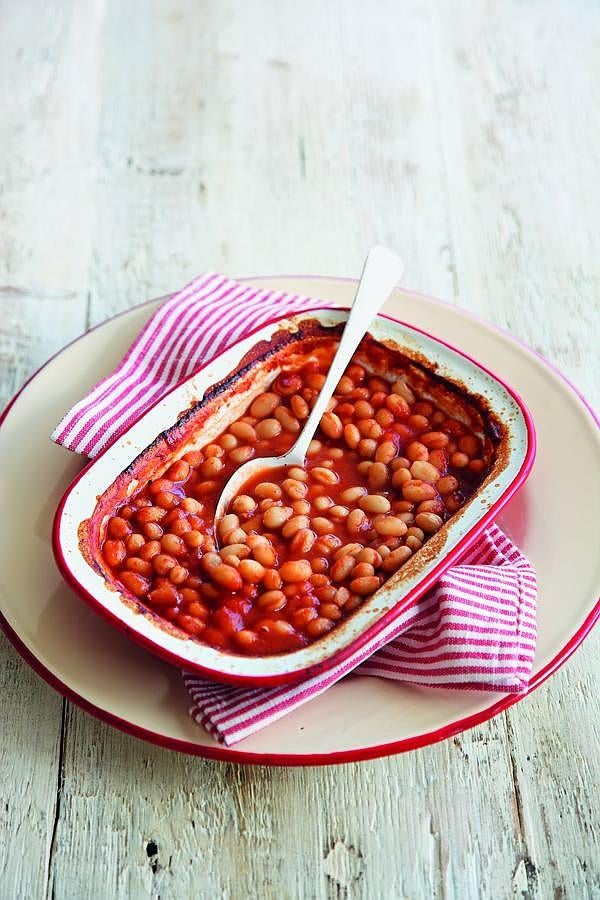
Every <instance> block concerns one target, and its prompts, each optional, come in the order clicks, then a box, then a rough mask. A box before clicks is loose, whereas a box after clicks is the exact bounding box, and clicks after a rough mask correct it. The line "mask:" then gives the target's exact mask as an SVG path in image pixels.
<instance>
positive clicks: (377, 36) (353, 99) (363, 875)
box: [0, 0, 600, 900]
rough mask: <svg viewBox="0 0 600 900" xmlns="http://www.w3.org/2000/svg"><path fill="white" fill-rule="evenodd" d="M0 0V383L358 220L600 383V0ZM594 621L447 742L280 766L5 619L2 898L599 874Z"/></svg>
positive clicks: (583, 380)
mask: <svg viewBox="0 0 600 900" xmlns="http://www.w3.org/2000/svg"><path fill="white" fill-rule="evenodd" d="M1 16H2V18H1V21H0V72H1V74H2V83H3V84H4V85H5V86H6V90H3V92H2V95H1V97H2V99H1V101H0V102H1V104H2V106H1V110H2V115H1V116H0V139H1V141H0V147H1V151H0V152H1V153H2V166H1V167H0V223H1V226H0V310H1V313H2V315H1V316H0V399H1V400H4V399H7V398H8V396H9V395H10V394H11V393H13V391H14V390H15V389H16V388H17V387H18V386H19V384H20V383H22V381H23V380H24V379H25V378H26V377H27V375H28V374H29V373H30V372H31V371H33V370H34V369H35V368H36V367H37V366H38V365H39V364H40V363H41V362H42V361H43V360H44V359H45V358H46V357H47V356H48V355H49V354H50V353H52V352H53V351H54V350H56V349H57V348H58V347H60V346H61V345H62V344H63V343H65V342H66V341H67V340H69V339H70V338H71V337H73V336H75V335H76V334H78V333H80V332H81V331H82V330H84V329H85V327H86V326H89V325H90V324H93V323H95V322H98V321H101V320H102V319H104V318H105V317H106V316H107V315H110V314H111V313H114V312H116V311H119V310H120V309H124V308H127V307H128V306H131V305H133V304H135V303H137V302H140V301H141V300H144V299H147V298H148V297H149V296H156V295H160V294H162V293H164V292H166V291H169V290H171V289H174V288H176V287H178V286H179V285H181V284H182V283H183V282H185V281H186V280H187V279H189V278H190V277H192V276H193V275H195V274H197V273H198V272H200V271H202V270H203V269H205V268H208V267H210V268H215V269H221V270H223V271H225V272H227V273H228V274H232V275H249V274H255V273H263V272H264V273H271V272H273V273H275V272H324V273H332V274H344V275H346V274H356V272H357V269H358V265H359V261H360V259H361V257H362V256H363V254H364V251H365V249H366V248H367V247H368V246H369V245H370V244H371V243H373V242H375V241H381V242H384V243H388V244H390V245H391V246H393V247H397V248H399V249H400V250H401V251H402V253H403V256H404V258H405V259H406V261H407V275H406V283H407V284H408V285H410V287H412V288H415V289H418V290H423V291H425V292H428V293H431V294H434V295H439V296H442V297H445V298H447V299H450V300H452V301H453V302H455V303H457V304H459V305H461V306H462V307H464V308H466V309H469V310H472V311H473V312H476V313H479V314H481V315H483V316H485V317H486V318H487V319H488V320H490V321H493V322H495V323H496V324H498V325H500V326H502V327H504V328H507V329H508V330H510V331H511V332H512V333H513V334H515V335H517V336H518V337H520V338H522V339H523V340H524V341H525V342H526V343H529V344H530V345H531V346H533V347H535V348H536V349H538V350H539V351H540V352H542V353H543V354H544V355H545V356H547V357H548V358H549V359H551V360H552V361H554V362H555V363H556V364H557V365H559V366H560V367H561V368H562V369H563V370H564V371H565V372H566V373H567V375H569V376H570V377H571V378H572V379H573V380H574V382H575V383H576V384H577V385H578V386H579V387H580V388H581V389H582V390H583V391H584V392H585V393H586V394H587V395H588V397H589V399H590V400H591V401H592V402H597V401H598V399H599V383H600V379H599V377H598V375H599V362H598V345H599V337H600V334H599V317H598V300H597V296H598V289H599V286H600V257H599V256H598V253H597V246H596V245H597V234H598V232H599V230H600V156H599V154H598V150H597V147H598V142H599V140H600V56H599V54H598V46H599V42H600V9H599V7H598V6H597V4H594V3H592V2H589V0H588V2H585V0H577V2H574V3H570V4H566V3H564V2H559V0H549V2H545V3H542V2H541V0H532V2H530V3H527V4H523V3H520V2H518V0H509V2H506V3H502V4H498V3H491V2H487V0H475V2H471V3H467V2H466V0H461V2H458V3H450V2H446V0H442V2H440V3H433V2H427V0H407V2H405V3H403V4H398V3H395V2H393V0H380V2H378V3H377V4H372V5H371V6H368V5H366V4H362V3H358V2H355V0H352V2H346V3H344V2H342V0H332V2H331V3H328V4H322V3H318V2H316V0H307V2H305V3H304V4H302V6H301V7H300V6H298V4H297V3H295V2H293V0H282V2H279V3H276V4H275V3H270V2H268V0H257V2H255V3H252V4H244V3H241V2H233V0H220V2H217V0H205V2H203V3H201V4H199V3H192V2H186V0H180V2H176V0H154V2H149V3H142V2H140V0H135V2H134V0H132V2H130V3H127V4H123V3H117V2H116V0H80V2H77V3H75V2H70V3H69V2H66V0H65V2H62V3H60V4H56V5H53V6H49V5H48V4H44V3H42V2H37V3H36V2H33V0H27V2H25V0H24V2H22V3H21V4H19V6H18V7H16V6H13V5H10V7H9V4H7V3H5V4H4V5H3V8H2V12H1ZM565 452H567V447H566V448H565ZM565 602H568V598H565ZM598 647H599V643H598V639H597V638H591V639H590V640H588V641H587V642H586V645H585V647H584V648H583V649H582V650H581V651H580V652H578V653H577V655H576V656H575V657H574V658H573V659H572V660H571V661H570V662H569V663H568V664H567V665H566V666H565V667H564V669H563V670H562V671H561V672H560V673H558V674H557V676H556V677H554V678H553V679H552V680H551V681H550V682H549V683H547V685H545V686H544V687H542V688H541V689H540V690H539V691H537V692H536V693H535V694H534V695H533V696H532V697H531V698H529V699H528V700H527V701H526V702H524V703H522V704H519V705H518V706H516V707H514V708H512V709H511V710H510V711H509V712H508V713H506V714H504V715H503V716H500V717H498V718H496V719H494V720H493V721H491V722H489V723H487V724H485V725H483V726H481V727H479V728H476V729H473V730H472V731H470V732H467V733H465V734H463V735H461V736H460V737H458V738H456V739H455V740H453V741H448V742H445V743H443V744H439V745H437V746H434V747H430V748H426V749H424V750H422V751H420V752H417V753H413V754H409V755H404V756H402V757H397V758H393V759H389V760H379V761H376V762H372V763H363V764H356V765H349V766H344V767H332V768H328V769H305V770H284V769H250V768H242V767H235V766H231V765H224V764H219V763H211V762H204V761H201V760H198V759H188V758H186V757H183V756H178V755H176V754H173V753H170V752H168V751H163V750H160V749H158V748H154V747H151V746H148V745H145V744H143V743H141V742H139V741H136V740H134V739H131V738H129V737H126V736H124V735H122V734H120V733H118V732H116V731H113V730H111V729H109V728H107V727H105V726H104V725H102V724H100V723H98V722H96V721H95V720H93V719H92V718H90V717H89V716H87V715H86V714H84V713H82V712H81V711H79V710H78V709H76V708H73V707H71V706H70V705H69V704H66V703H65V704H63V702H62V701H61V699H60V698H59V697H58V696H57V695H56V694H54V693H53V692H52V691H51V690H50V689H49V688H47V687H46V686H45V685H43V684H42V683H41V682H40V681H39V680H38V679H37V678H36V677H35V676H34V675H33V674H32V673H31V672H30V670H29V669H28V668H27V666H26V665H25V664H24V663H22V662H21V661H20V660H19V659H18V658H17V657H16V655H15V653H14V651H13V650H12V649H11V648H10V646H9V645H8V642H7V641H6V640H4V639H2V640H0V654H1V661H2V670H1V671H2V675H1V676H0V678H1V681H2V690H1V691H0V714H1V716H2V722H3V723H4V729H3V737H4V739H3V741H2V742H0V766H1V771H2V774H3V778H2V788H1V793H0V801H1V802H0V860H1V863H2V869H3V873H4V875H3V882H2V891H1V893H2V896H3V897H7V898H9V900H12V898H20V897H23V898H36V897H40V898H42V897H53V898H57V900H62V898H74V900H79V898H81V897H93V898H95V897H98V898H105V897H110V898H113V897H114V898H137V897H163V898H165V897H177V898H180V897H211V898H212V897H223V898H254V897H256V898H277V900H280V898H291V900H296V898H305V897H306V898H313V897H314V898H369V900H371V898H394V900H396V898H411V900H412V898H420V897H439V898H442V897H443V898H457V900H464V898H482V897H483V898H487V897H490V898H494V900H496V898H504V897H506V898H510V897H517V898H524V900H533V898H546V897H555V898H569V897H572V898H583V897H588V896H589V897H592V896H600V873H599V869H598V858H599V853H598V850H599V843H600V841H599V834H598V820H597V815H596V809H595V808H594V802H595V796H596V795H597V791H598V782H599V765H598V753H597V747H598V738H599V728H598V720H599V715H598V711H599V710H598V698H597V692H595V691H594V689H593V686H594V675H597V663H596V659H597V657H598ZM596 805H597V802H596Z"/></svg>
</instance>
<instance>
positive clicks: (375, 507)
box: [358, 494, 391, 513]
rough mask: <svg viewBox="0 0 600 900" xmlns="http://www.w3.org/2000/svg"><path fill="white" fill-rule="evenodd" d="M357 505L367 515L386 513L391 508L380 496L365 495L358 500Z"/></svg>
mask: <svg viewBox="0 0 600 900" xmlns="http://www.w3.org/2000/svg"><path fill="white" fill-rule="evenodd" d="M358 505H359V507H360V508H361V509H362V510H364V511H365V512H367V513H386V512H389V511H390V508H391V505H390V501H389V500H388V499H387V497H383V496H382V495H381V494H366V495H365V496H364V497H361V498H360V499H359V501H358Z"/></svg>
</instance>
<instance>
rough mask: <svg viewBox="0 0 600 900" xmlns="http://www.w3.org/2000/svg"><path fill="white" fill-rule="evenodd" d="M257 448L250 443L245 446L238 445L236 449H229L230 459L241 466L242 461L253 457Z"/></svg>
mask: <svg viewBox="0 0 600 900" xmlns="http://www.w3.org/2000/svg"><path fill="white" fill-rule="evenodd" d="M255 453H256V450H255V449H254V447H251V446H250V445H248V444H247V445H246V446H244V447H236V448H235V450H230V451H229V459H230V460H231V462H232V463H235V464H236V465H238V466H240V465H241V464H242V463H245V462H248V460H249V459H252V457H253V456H254V454H255Z"/></svg>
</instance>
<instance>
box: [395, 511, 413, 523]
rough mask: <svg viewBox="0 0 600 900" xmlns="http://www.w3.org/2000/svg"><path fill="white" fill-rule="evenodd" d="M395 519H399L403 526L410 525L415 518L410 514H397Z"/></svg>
mask: <svg viewBox="0 0 600 900" xmlns="http://www.w3.org/2000/svg"><path fill="white" fill-rule="evenodd" d="M397 518H398V519H401V520H402V521H403V522H404V524H405V525H412V524H413V523H414V521H415V517H414V515H413V513H412V512H401V513H398V515H397Z"/></svg>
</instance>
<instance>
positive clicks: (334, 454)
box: [329, 447, 344, 459]
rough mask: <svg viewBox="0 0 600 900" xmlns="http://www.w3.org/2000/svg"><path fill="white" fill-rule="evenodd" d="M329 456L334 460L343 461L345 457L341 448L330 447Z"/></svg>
mask: <svg viewBox="0 0 600 900" xmlns="http://www.w3.org/2000/svg"><path fill="white" fill-rule="evenodd" d="M329 455H330V457H331V458H332V459H342V457H343V456H344V451H343V450H342V448H341V447H330V448H329Z"/></svg>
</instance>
